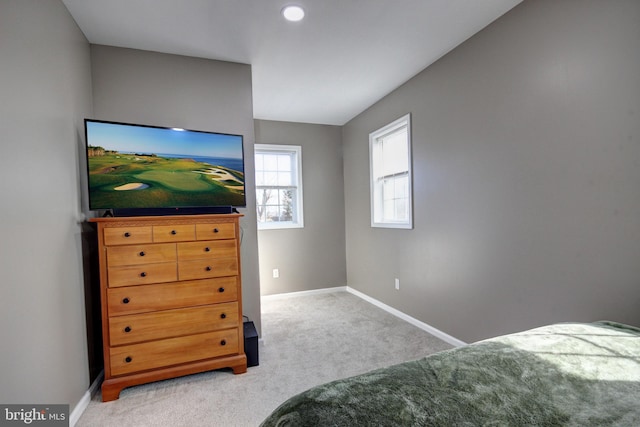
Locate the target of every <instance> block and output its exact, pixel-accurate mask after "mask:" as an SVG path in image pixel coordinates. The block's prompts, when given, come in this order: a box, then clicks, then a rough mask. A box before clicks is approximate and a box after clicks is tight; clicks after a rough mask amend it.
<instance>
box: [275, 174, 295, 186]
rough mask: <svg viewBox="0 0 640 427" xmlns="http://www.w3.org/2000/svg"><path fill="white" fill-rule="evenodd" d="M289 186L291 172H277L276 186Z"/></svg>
mask: <svg viewBox="0 0 640 427" xmlns="http://www.w3.org/2000/svg"><path fill="white" fill-rule="evenodd" d="M291 184H292V183H291V172H278V185H280V186H287V187H288V186H290V185H291Z"/></svg>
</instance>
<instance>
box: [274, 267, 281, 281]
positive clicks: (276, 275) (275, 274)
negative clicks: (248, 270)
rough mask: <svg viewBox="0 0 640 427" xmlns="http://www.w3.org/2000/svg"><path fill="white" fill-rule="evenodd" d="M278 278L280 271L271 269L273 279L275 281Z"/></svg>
mask: <svg viewBox="0 0 640 427" xmlns="http://www.w3.org/2000/svg"><path fill="white" fill-rule="evenodd" d="M278 277H280V270H278V269H277V268H274V269H273V278H274V279H277V278H278Z"/></svg>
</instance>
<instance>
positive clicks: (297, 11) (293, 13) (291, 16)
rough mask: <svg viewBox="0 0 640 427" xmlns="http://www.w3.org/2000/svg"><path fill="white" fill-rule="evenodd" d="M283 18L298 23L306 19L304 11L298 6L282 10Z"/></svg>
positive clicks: (290, 6) (286, 7)
mask: <svg viewBox="0 0 640 427" xmlns="http://www.w3.org/2000/svg"><path fill="white" fill-rule="evenodd" d="M282 16H284V18H285V19H286V20H287V21H292V22H298V21H301V20H302V18H304V9H303V8H301V7H300V6H296V5H289V6H285V7H284V8H283V9H282Z"/></svg>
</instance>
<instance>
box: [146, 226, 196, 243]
mask: <svg viewBox="0 0 640 427" xmlns="http://www.w3.org/2000/svg"><path fill="white" fill-rule="evenodd" d="M195 238H196V230H195V226H194V225H193V224H179V225H154V226H153V241H154V242H186V241H189V240H195Z"/></svg>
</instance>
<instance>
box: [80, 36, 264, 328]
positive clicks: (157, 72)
mask: <svg viewBox="0 0 640 427" xmlns="http://www.w3.org/2000/svg"><path fill="white" fill-rule="evenodd" d="M91 67H92V81H93V101H94V118H96V119H100V120H114V121H122V122H130V123H141V124H147V125H158V126H176V127H182V128H185V129H195V130H204V131H215V132H224V133H233V134H241V135H243V136H244V151H245V175H246V176H247V178H248V179H247V182H246V188H245V190H246V194H247V208H246V209H242V210H241V213H243V214H244V215H245V216H244V217H243V218H242V219H241V222H240V224H241V227H242V246H241V256H242V260H241V262H242V296H243V300H242V302H243V312H244V314H245V315H247V316H249V318H250V319H251V320H253V321H254V323H255V324H256V327H257V328H258V330H260V283H259V277H258V243H257V230H256V213H255V212H256V210H255V184H254V180H253V179H252V177H253V176H254V174H255V172H254V157H253V144H254V130H253V101H252V98H251V93H252V92H251V67H250V66H249V65H244V64H236V63H230V62H221V61H212V60H207V59H199V58H192V57H186V56H177V55H168V54H162V53H155V52H147V51H141V50H133V49H123V48H117V47H108V46H98V45H92V46H91Z"/></svg>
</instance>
